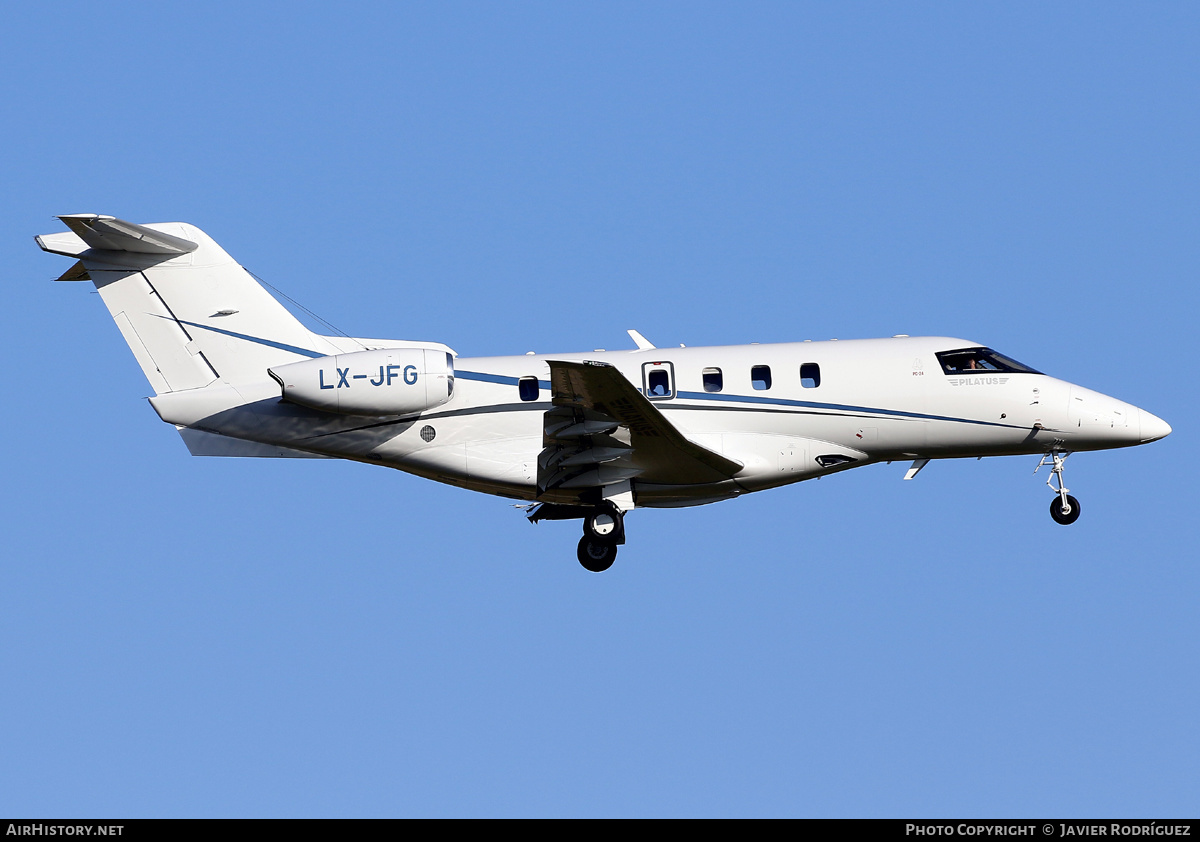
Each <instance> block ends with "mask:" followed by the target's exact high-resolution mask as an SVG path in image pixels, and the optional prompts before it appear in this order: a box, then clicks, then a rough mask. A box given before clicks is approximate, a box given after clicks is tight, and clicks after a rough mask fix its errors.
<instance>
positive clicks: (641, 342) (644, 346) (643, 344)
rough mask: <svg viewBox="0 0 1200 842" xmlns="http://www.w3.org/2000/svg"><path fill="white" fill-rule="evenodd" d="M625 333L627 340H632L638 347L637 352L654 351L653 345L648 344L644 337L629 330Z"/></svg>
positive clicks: (648, 341)
mask: <svg viewBox="0 0 1200 842" xmlns="http://www.w3.org/2000/svg"><path fill="white" fill-rule="evenodd" d="M625 332H626V333H628V334H629V338H630V339H632V340H633V342H634V344H635V345H637V346H638V350H639V351H653V350H654V345H653V344H652V343H651V342H650V340H649V339H647V338H646V337H644V336H642V335H641V334H640V333H638V332H637V331H636V330H632V329H631V330H627V331H625Z"/></svg>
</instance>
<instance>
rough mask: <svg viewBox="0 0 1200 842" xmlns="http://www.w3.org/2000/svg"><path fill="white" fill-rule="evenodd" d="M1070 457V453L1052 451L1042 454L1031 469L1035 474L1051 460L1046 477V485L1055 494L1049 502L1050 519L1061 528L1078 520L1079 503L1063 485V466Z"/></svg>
mask: <svg viewBox="0 0 1200 842" xmlns="http://www.w3.org/2000/svg"><path fill="white" fill-rule="evenodd" d="M1070 455H1071V454H1070V453H1063V452H1062V451H1059V450H1052V451H1050V452H1049V453H1045V454H1043V455H1042V460H1041V461H1040V462H1038V465H1037V467H1036V468H1034V469H1033V472H1034V473H1035V474H1036V473H1037V472H1038V471H1039V470H1040V469H1041V467H1042V466H1043V465H1045V464H1047V462H1046V460H1047V459H1051V460H1053V461H1052V462H1051V463H1050V464H1051V465H1052V467H1051V468H1050V476H1048V477H1046V485H1048V486H1049V487H1050V490H1051V491H1053V492H1054V494H1055V497H1054V499H1053V500H1051V501H1050V517H1052V518H1054V522H1055V523H1061V524H1062V525H1063V526H1066V525H1067V524H1070V523H1074V522H1075V521H1077V520H1079V501H1078V500H1076V499H1075V498H1074V497H1072V496H1071V495H1070V494H1068V493H1067V487H1066V486H1065V485H1063V464H1064V463H1065V462H1066V461H1067V457H1068V456H1070ZM1054 480H1057V481H1058V485H1057V487H1056V486H1055V485H1054Z"/></svg>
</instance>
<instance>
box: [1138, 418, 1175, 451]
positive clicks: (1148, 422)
mask: <svg viewBox="0 0 1200 842" xmlns="http://www.w3.org/2000/svg"><path fill="white" fill-rule="evenodd" d="M1138 412H1139V414H1140V415H1141V416H1142V443H1143V444H1145V443H1146V442H1148V441H1158V440H1159V439H1162V438H1166V437H1167V436H1169V435H1170V434H1171V425H1170V424H1168V423H1167V422H1166V421H1164V420H1162V419H1161V418H1159V417H1158V416H1157V415H1151V414H1150V413H1149V412H1147V411H1146V410H1144V409H1142V410H1139V411H1138Z"/></svg>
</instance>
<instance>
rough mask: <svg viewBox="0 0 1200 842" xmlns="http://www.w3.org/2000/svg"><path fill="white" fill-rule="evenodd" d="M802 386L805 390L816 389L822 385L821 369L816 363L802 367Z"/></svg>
mask: <svg viewBox="0 0 1200 842" xmlns="http://www.w3.org/2000/svg"><path fill="white" fill-rule="evenodd" d="M800 385H801V386H803V387H804V388H805V389H815V388H817V387H818V386H820V385H821V367H820V366H819V365H817V364H816V363H805V364H804V365H802V366H800Z"/></svg>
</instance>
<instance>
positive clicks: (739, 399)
mask: <svg viewBox="0 0 1200 842" xmlns="http://www.w3.org/2000/svg"><path fill="white" fill-rule="evenodd" d="M454 376H455V377H461V378H462V379H464V380H478V381H479V382H481V383H499V384H501V385H504V386H516V385H517V381H518V379H519V378H516V377H507V376H505V375H502V374H486V373H484V372H480V371H455V372H454ZM538 386H539V387H540V388H542V389H549V388H550V381H548V380H539V381H538ZM638 391H639V392H640V391H641V390H640V389H639V390H638ZM676 397H678V398H684V399H687V400H694V401H726V402H731V403H757V404H767V405H769V406H780V407H797V408H800V409H819V410H825V411H826V412H856V413H863V412H867V413H871V414H873V415H890V416H893V417H897V418H919V419H922V420H925V421H954V422H957V423H959V424H978V425H979V426H982V427H1007V428H1009V429H1013V430H1023V429H1025V428H1024V427H1020V426H1017V425H1015V424H999V423H997V422H995V421H977V420H975V419H973V418H955V417H953V416H949V415H930V414H928V413H924V412H905V411H904V410H900V409H880V408H879V407H873V406H854V405H852V404H844V403H819V402H817V401H796V400H789V399H787V398H764V397H757V396H751V395H722V394H717V393H714V392H679V393H677V394H676ZM660 408H661V409H670V408H671V406H670V404H661V405H660Z"/></svg>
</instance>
